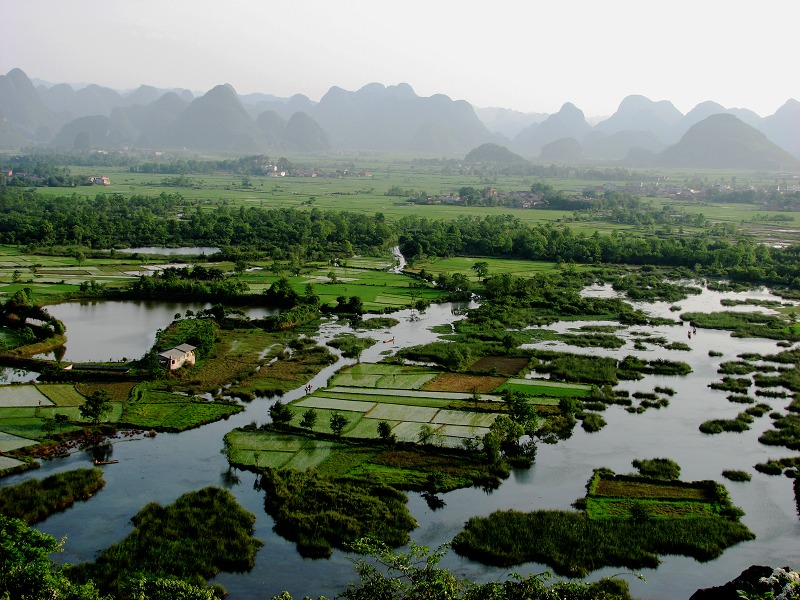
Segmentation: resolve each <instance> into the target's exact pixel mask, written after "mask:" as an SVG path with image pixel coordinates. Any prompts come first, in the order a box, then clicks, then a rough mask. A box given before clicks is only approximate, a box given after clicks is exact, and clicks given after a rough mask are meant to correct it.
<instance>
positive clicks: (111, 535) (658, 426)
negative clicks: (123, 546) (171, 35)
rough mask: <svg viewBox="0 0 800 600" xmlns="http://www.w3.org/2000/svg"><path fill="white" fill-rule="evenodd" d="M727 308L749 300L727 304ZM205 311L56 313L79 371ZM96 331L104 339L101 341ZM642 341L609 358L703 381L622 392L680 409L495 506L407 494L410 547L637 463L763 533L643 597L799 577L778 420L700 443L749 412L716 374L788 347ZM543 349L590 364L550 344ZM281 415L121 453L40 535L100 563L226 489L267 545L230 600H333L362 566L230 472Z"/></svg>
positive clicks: (567, 452)
mask: <svg viewBox="0 0 800 600" xmlns="http://www.w3.org/2000/svg"><path fill="white" fill-rule="evenodd" d="M593 293H608V290H605V289H604V290H595V291H594V292H593ZM726 297H743V295H735V294H727V295H726ZM719 299H720V297H719V296H718V295H715V294H713V293H710V292H708V291H706V292H704V293H703V295H701V296H698V297H693V298H691V299H689V300H687V301H685V302H684V303H682V304H683V309H684V310H719V309H720V305H719ZM690 304H691V307H690V306H689V305H690ZM198 307H199V308H203V306H198V305H186V304H180V305H177V304H161V303H140V302H132V303H127V302H126V303H117V302H113V303H112V302H108V303H107V302H96V303H89V304H85V305H78V306H75V305H72V304H65V305H58V306H53V307H51V308H50V310H51V312H52V314H53V315H54V316H56V317H57V318H59V319H61V320H62V321H64V322H65V324H66V326H67V333H68V335H69V342H68V344H67V346H68V349H67V356H68V358H67V359H68V360H105V359H108V358H114V357H122V356H126V357H128V358H131V357H138V356H141V355H142V354H143V353H144V351H145V350H146V349H147V348H149V346H150V345H151V344H152V340H153V337H154V335H155V331H156V330H157V329H158V328H160V327H164V326H166V325H167V324H168V323H169V322H170V321H171V320H172V317H173V315H174V314H175V313H177V312H180V313H184V312H185V311H186V310H187V309H191V310H197V309H198ZM455 308H457V307H455V306H453V305H450V304H445V305H438V306H433V307H431V308H429V309H428V310H427V311H425V312H424V313H422V314H420V313H417V312H416V311H414V312H412V311H404V312H400V313H396V314H395V315H393V316H394V317H395V318H398V319H399V320H400V321H401V322H400V324H399V325H397V326H395V327H393V328H391V329H387V330H385V331H382V332H371V333H368V334H367V335H370V336H371V337H375V338H377V339H389V338H392V337H394V339H395V341H394V343H392V344H384V343H378V344H376V345H375V346H374V347H373V348H371V349H369V350H367V351H365V352H364V354H363V355H362V361H364V362H374V361H378V360H380V359H381V358H383V356H384V355H385V354H386V353H393V352H395V351H396V350H397V349H398V348H399V347H401V346H406V345H416V344H421V343H425V342H427V341H431V340H433V339H435V338H436V336H435V335H434V334H432V333H431V332H430V330H429V328H430V327H432V326H434V325H438V324H442V323H449V322H452V321H453V320H454V319H456V318H458V317H457V316H454V314H453V310H454V309H455ZM649 309H650V310H651V312H653V313H660V312H662V311H663V312H665V315H664V316H667V315H669V314H670V313H669V307H668V306H666V305H664V306H650V307H649ZM672 316H673V317H674V313H672ZM580 325H581V323H576V322H569V323H567V322H564V323H558V324H556V325H554V328H556V329H558V330H568V329H572V328H575V327H579V326H580ZM92 328H96V330H95V331H92ZM641 329H642V328H635V327H634V328H631V330H628V331H625V330H623V332H622V333H621V335H622V336H623V337H626V336H629V339H628V342H627V343H626V346H625V347H623V348H622V349H620V350H618V351H612V352H609V354H611V355H614V356H619V357H622V356H625V355H627V354H633V355H637V356H641V357H643V358H648V359H653V358H658V357H665V358H670V359H673V360H681V361H685V362H688V363H690V364H691V365H692V366H693V369H694V372H693V373H692V374H690V375H689V376H687V377H663V376H660V377H656V376H651V377H647V378H646V379H644V380H642V381H638V382H625V383H624V384H623V385H622V386H621V387H623V388H625V389H630V390H631V391H635V390H642V391H652V389H653V387H654V386H657V385H662V386H669V387H672V388H673V389H675V391H676V394H675V395H674V396H673V397H672V398H671V399H670V406H669V407H667V408H662V409H660V410H655V409H650V410H648V411H646V412H645V413H643V414H639V415H632V414H629V413H627V412H626V411H625V410H624V408H623V407H610V408H609V409H607V410H606V411H605V412H604V413H603V416H604V418H605V419H606V421H607V422H608V425H607V426H606V427H605V428H604V429H603V430H602V431H600V432H598V433H593V434H587V433H585V432H584V431H583V430H582V429H580V427H578V428H576V430H575V433H574V434H573V436H572V438H570V439H569V440H566V441H563V442H560V443H558V444H557V445H544V444H541V445H540V446H539V451H538V455H537V459H536V462H535V464H534V465H533V467H531V468H530V469H527V470H521V471H517V472H514V473H512V475H511V477H510V478H509V479H508V480H507V481H505V482H504V483H503V484H502V485H501V486H500V488H499V489H498V490H495V491H493V492H491V493H485V492H484V491H482V490H478V489H466V490H457V491H454V492H451V493H449V494H445V495H443V499H444V501H445V503H446V505H445V506H444V508H442V509H440V510H437V511H432V510H431V509H430V508H429V507H428V505H427V504H426V503H425V502H424V500H423V499H422V498H421V497H420V496H419V495H418V494H414V493H411V494H409V507H410V509H411V511H412V514H413V515H414V517H415V518H416V519H417V521H418V523H419V527H418V528H417V529H416V530H415V531H413V532H412V539H413V540H414V541H415V542H417V543H420V544H424V545H428V546H432V547H437V546H439V545H440V544H443V543H446V542H448V541H450V540H451V539H452V538H453V537H454V536H455V535H456V534H457V533H458V532H459V531H460V530H461V528H462V526H463V524H464V522H465V521H466V520H467V519H468V518H469V517H471V516H474V515H488V514H490V513H491V512H493V511H495V510H501V509H510V508H514V509H518V510H526V511H529V510H536V509H569V507H570V504H571V503H572V502H573V501H574V500H576V499H577V498H579V497H581V496H583V494H584V492H585V485H586V481H587V480H588V478H589V477H590V476H591V473H592V470H593V469H594V468H597V467H609V468H611V469H613V470H615V471H617V472H630V471H632V467H631V461H632V460H633V459H636V458H655V457H666V458H671V459H673V460H675V461H677V462H678V464H680V466H681V467H682V478H683V479H685V480H697V479H715V480H718V481H723V482H724V483H725V485H726V487H727V488H728V490H729V492H730V494H731V498H732V500H733V503H734V504H735V505H736V506H739V507H740V508H742V509H743V510H744V511H745V513H746V516H745V517H744V519H743V521H744V523H745V524H746V525H747V526H748V527H749V528H750V529H751V530H752V531H753V532H754V533H755V534H756V539H755V540H753V541H750V542H745V543H743V544H739V545H738V546H734V547H733V548H730V549H728V550H727V551H726V552H725V553H724V554H723V555H722V557H720V558H718V559H716V560H714V561H711V562H708V563H698V562H696V561H695V560H694V559H691V558H685V557H664V558H663V562H662V564H661V565H660V566H659V567H658V568H657V569H646V570H644V571H643V572H642V574H643V575H644V577H645V578H646V580H647V582H646V583H643V582H641V581H639V580H637V579H635V578H633V577H627V579H628V581H629V583H630V586H631V590H632V593H633V595H634V596H635V597H637V598H651V599H663V600H666V599H674V598H688V597H689V596H690V595H691V594H692V593H693V592H694V590H696V589H698V588H700V587H707V586H711V585H719V584H721V583H724V582H726V581H728V580H730V579H732V578H733V577H735V576H736V575H738V574H739V573H740V572H741V571H742V570H744V569H745V568H747V567H748V566H750V565H751V564H767V565H771V566H784V565H790V566H794V567H795V568H796V567H797V566H798V565H800V520H798V515H797V512H796V509H795V505H794V496H793V493H792V486H791V480H789V479H787V478H784V477H770V476H767V475H762V474H760V473H758V472H756V471H755V470H754V469H753V468H752V467H753V465H755V464H756V463H758V462H763V461H765V460H767V459H768V458H777V457H782V456H792V455H796V454H797V453H793V452H790V451H788V450H786V449H782V448H771V449H770V448H768V447H766V446H763V445H761V444H759V443H758V441H757V438H758V436H759V435H760V434H761V433H762V432H763V431H764V430H765V429H767V427H768V426H769V424H770V420H769V417H767V416H765V417H762V418H760V419H757V420H756V422H755V423H754V424H753V428H752V429H751V430H750V431H748V432H745V433H740V434H734V433H727V434H720V435H715V436H708V435H704V434H702V433H700V432H699V430H698V426H699V424H700V423H701V422H703V421H705V420H707V419H710V418H732V417H734V416H735V415H736V414H737V413H738V412H739V411H740V410H742V407H741V406H740V405H736V404H732V403H730V402H728V400H727V399H726V395H727V394H726V393H725V392H721V391H716V390H712V389H710V388H708V387H707V386H708V383H709V382H711V381H714V380H718V379H719V377H720V376H719V375H718V374H717V373H716V370H717V367H718V365H719V363H720V362H722V361H725V360H731V359H733V358H734V356H735V355H736V354H739V353H741V352H759V353H763V354H767V353H773V352H776V351H778V350H780V348H778V347H777V345H776V344H775V342H773V341H770V340H763V339H737V338H732V337H730V335H729V334H728V333H726V332H721V331H710V330H698V333H697V335H696V336H694V337H693V338H692V340H688V339H687V334H686V332H687V329H686V327H685V326H678V325H676V326H664V327H657V328H650V329H648V330H647V332H648V333H652V334H655V335H658V336H663V337H666V338H667V339H668V340H669V341H681V342H688V343H689V344H690V346H691V349H690V350H689V351H687V352H679V351H667V350H664V349H663V348H659V347H649V348H650V349H649V350H646V351H636V350H634V349H633V341H632V340H633V339H634V338H633V336H631V333H632V332H635V331H637V330H641ZM346 330H349V328H348V326H347V325H346V324H345V323H340V322H336V321H326V322H324V323H323V325H322V327H321V329H320V332H319V336H318V337H319V340H320V342H322V343H324V341H325V340H327V339H330V338H331V337H332V336H333V335H335V334H336V333H338V332H341V331H346ZM123 341H124V343H123ZM540 347H547V348H553V349H565V350H569V351H572V352H577V351H581V349H576V348H573V347H566V346H563V345H561V344H553V343H550V344H542V345H541V346H540ZM712 349H713V350H718V351H721V352H723V353H724V356H722V357H710V356H709V355H708V351H709V350H712ZM585 351H590V352H596V350H585ZM603 352H606V351H605V350H604V351H603ZM348 362H350V361H347V360H340V361H339V362H338V363H337V364H335V365H332V366H331V367H329V368H327V369H325V370H324V371H323V372H322V373H320V374H319V375H318V376H317V377H316V378H315V379H314V380H313V381H312V384H313V385H314V387H315V388H316V387H320V386H324V385H325V384H326V382H327V380H328V378H329V377H330V375H331V374H332V373H333V372H334V371H336V370H337V369H339V368H341V366H343V365H344V364H347V363H348ZM302 394H303V391H302V388H301V389H298V390H295V391H293V392H291V393H288V394H286V396H285V397H284V398H283V399H284V400H293V399H295V398H297V397H300V396H301V395H302ZM762 400H764V399H759V401H762ZM764 401H766V402H767V403H769V404H771V405H772V406H773V408H775V409H776V410H781V409H783V407H784V406H785V405H786V404H788V400H787V399H766V400H764ZM271 402H272V401H271V400H268V399H263V398H260V399H256V400H254V401H253V402H252V403H250V404H249V405H247V410H246V411H244V412H243V413H241V414H239V415H235V416H233V417H231V418H230V419H228V420H227V421H220V422H218V423H213V424H210V425H207V426H204V427H201V428H199V429H195V430H192V431H187V432H183V433H180V434H159V435H158V436H157V437H155V438H153V439H149V438H137V439H132V440H126V441H120V442H117V443H115V444H114V445H113V447H112V452H113V458H114V459H116V460H119V463H118V464H114V465H109V466H107V467H104V469H105V479H106V482H107V483H106V486H105V488H104V489H103V490H102V491H100V492H99V493H98V494H97V495H96V496H95V497H94V498H92V499H91V500H90V501H88V502H83V503H79V504H77V505H76V506H74V507H73V508H71V509H69V510H67V511H66V512H63V513H60V514H57V515H53V516H51V517H50V518H49V519H47V520H46V521H45V522H43V523H41V524H39V525H37V528H39V529H40V530H42V531H45V532H47V533H50V534H52V535H53V536H55V537H56V538H59V539H60V538H62V537H64V536H66V537H67V541H66V544H65V552H64V553H63V554H62V555H60V557H59V560H64V561H66V562H78V561H82V560H90V559H92V558H93V557H94V555H95V553H96V552H97V551H98V550H101V549H103V548H105V547H107V546H108V545H110V544H112V543H114V542H116V541H118V540H120V539H121V538H122V537H124V536H125V535H126V534H127V533H128V532H129V531H130V530H131V525H130V518H131V517H132V516H133V515H134V514H135V513H136V512H137V511H138V510H139V509H141V507H142V506H144V504H146V503H147V502H151V501H155V502H159V503H162V504H165V503H169V502H172V501H173V500H175V499H176V498H177V497H178V496H180V495H181V494H183V493H184V492H187V491H190V490H196V489H199V488H201V487H203V486H206V485H220V486H225V487H228V488H229V489H230V490H231V491H232V492H233V493H234V494H235V495H236V497H237V499H238V500H239V502H240V503H241V504H242V505H243V506H244V507H245V508H247V509H248V510H250V511H251V512H253V513H254V514H255V515H256V516H257V520H256V535H257V536H258V537H259V538H261V539H262V540H264V542H265V546H264V547H263V548H262V549H261V550H260V552H259V554H258V557H257V560H256V565H255V567H254V569H253V570H252V571H251V572H249V573H243V574H227V573H226V574H221V575H220V576H219V577H218V578H217V579H216V581H218V582H220V583H222V584H223V585H224V586H225V587H226V588H227V589H228V590H229V592H230V596H229V597H230V598H231V600H239V599H247V600H250V599H254V600H255V599H258V600H264V598H269V597H270V596H271V595H273V594H277V593H279V592H280V591H282V590H288V591H290V592H291V593H292V594H293V595H294V597H295V598H297V597H303V595H306V594H307V595H310V596H313V597H316V596H317V595H320V594H324V595H326V596H328V597H329V598H330V597H333V596H335V595H336V593H337V592H338V591H341V590H342V589H344V588H345V587H346V585H347V583H348V582H350V581H353V580H354V578H355V575H354V570H353V566H352V563H351V560H350V558H351V557H349V556H348V555H347V554H345V553H342V552H338V551H337V552H335V553H334V555H333V557H332V558H330V559H328V560H310V559H303V558H301V557H300V556H299V555H298V554H297V552H296V551H295V549H294V545H293V544H291V543H290V542H287V541H285V540H283V539H282V538H280V537H278V536H277V535H275V534H274V533H273V532H272V525H273V522H272V519H271V518H270V517H269V516H268V515H267V514H266V513H265V512H264V510H263V495H262V493H261V492H256V491H254V489H253V484H254V482H255V475H254V474H252V473H248V472H240V471H231V470H230V469H229V468H228V465H227V462H226V460H225V457H224V456H223V455H222V454H221V453H220V450H221V448H222V437H223V435H224V434H225V433H226V432H227V431H229V430H230V429H232V428H234V427H238V426H241V425H244V424H247V423H250V422H252V421H255V422H257V423H263V422H266V421H267V420H268V408H269V405H270V404H271ZM90 464H91V457H90V456H89V454H88V453H77V454H74V455H71V456H69V457H67V458H64V459H58V460H54V461H50V462H45V463H43V465H42V468H41V469H38V470H36V471H35V472H32V473H29V474H23V475H20V476H15V477H13V478H8V479H6V480H4V481H3V482H2V483H3V484H4V485H5V484H12V483H17V482H19V481H20V480H22V479H24V478H27V477H32V476H33V477H43V476H46V475H48V474H50V473H52V472H55V471H62V470H67V469H72V468H76V467H81V466H84V467H85V466H90ZM723 469H742V470H745V471H748V472H749V473H751V474H752V476H753V480H752V481H751V482H748V483H734V482H727V481H725V480H723V479H722V478H721V475H720V473H721V471H722V470H723ZM442 564H443V565H444V566H447V567H449V568H451V569H453V570H454V571H455V572H456V573H457V574H459V575H464V576H467V577H470V578H472V579H474V580H478V581H483V580H489V579H500V578H503V577H504V576H506V575H507V573H508V572H509V571H511V570H513V571H514V572H517V573H521V574H530V573H540V572H543V571H546V570H547V567H546V566H545V565H540V564H532V563H531V564H526V565H521V566H519V567H516V568H514V569H497V568H489V567H484V566H482V565H480V564H477V563H473V562H470V561H467V560H465V559H462V558H460V557H458V556H456V555H455V554H454V553H450V554H448V555H447V556H446V557H445V559H444V560H443V563H442ZM620 571H623V569H619V568H611V569H604V570H602V571H597V572H595V573H593V574H592V576H591V579H596V578H598V577H600V576H608V575H614V574H617V573H619V572H620Z"/></svg>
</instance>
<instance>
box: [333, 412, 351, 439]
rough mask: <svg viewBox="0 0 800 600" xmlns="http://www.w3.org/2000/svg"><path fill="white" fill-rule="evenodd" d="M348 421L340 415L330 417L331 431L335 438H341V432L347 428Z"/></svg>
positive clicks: (335, 414)
mask: <svg viewBox="0 0 800 600" xmlns="http://www.w3.org/2000/svg"><path fill="white" fill-rule="evenodd" d="M347 423H348V420H347V417H345V416H344V415H343V414H342V413H338V412H335V413H333V414H332V415H331V422H330V425H331V431H332V432H333V435H335V436H336V437H342V431H344V428H345V427H346V426H347Z"/></svg>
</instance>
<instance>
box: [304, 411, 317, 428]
mask: <svg viewBox="0 0 800 600" xmlns="http://www.w3.org/2000/svg"><path fill="white" fill-rule="evenodd" d="M316 422H317V411H316V410H314V409H313V408H309V409H308V410H307V411H305V412H304V413H303V418H302V419H301V420H300V427H305V428H306V429H314V425H315V424H316Z"/></svg>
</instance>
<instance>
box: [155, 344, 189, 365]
mask: <svg viewBox="0 0 800 600" xmlns="http://www.w3.org/2000/svg"><path fill="white" fill-rule="evenodd" d="M195 350H197V348H195V347H194V346H191V345H189V344H181V345H180V346H175V347H174V348H170V349H169V350H165V351H164V352H162V353H160V354H159V355H158V362H159V363H161V366H162V367H164V368H165V369H169V370H170V371H174V370H175V369H180V368H181V367H182V366H183V365H185V364H188V365H190V366H194V363H195V361H196V360H197V356H196V355H195V353H194V351H195Z"/></svg>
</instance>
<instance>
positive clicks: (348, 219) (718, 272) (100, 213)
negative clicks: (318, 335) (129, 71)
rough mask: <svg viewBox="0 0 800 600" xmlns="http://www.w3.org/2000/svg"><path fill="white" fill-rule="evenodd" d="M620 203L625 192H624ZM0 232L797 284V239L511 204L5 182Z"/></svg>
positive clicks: (47, 238)
mask: <svg viewBox="0 0 800 600" xmlns="http://www.w3.org/2000/svg"><path fill="white" fill-rule="evenodd" d="M623 203H624V201H623ZM0 243H7V244H23V245H29V246H34V247H49V246H70V245H80V246H87V247H90V248H100V249H108V248H114V247H135V246H149V245H167V244H169V245H179V246H205V245H213V246H220V247H235V248H236V249H237V250H238V251H240V252H248V251H254V252H257V253H259V254H260V255H261V256H262V257H266V258H272V259H275V260H286V259H290V258H293V259H297V260H300V261H304V260H320V259H322V260H326V259H328V258H329V257H330V256H331V255H332V254H333V255H340V256H350V255H352V254H354V253H357V254H366V255H378V254H380V253H382V252H384V251H385V249H386V248H387V247H388V246H390V245H393V244H395V243H397V244H398V245H399V246H400V249H401V251H402V253H403V254H404V255H405V256H406V258H407V259H410V260H414V259H421V258H426V257H447V256H481V257H495V258H508V259H527V260H541V261H552V262H566V263H570V262H574V263H583V264H602V263H610V264H631V265H657V266H664V267H680V268H684V269H688V270H690V271H691V272H692V273H693V274H695V275H703V276H707V277H727V278H730V279H733V280H736V281H742V282H747V283H759V284H767V285H783V286H791V287H798V286H800V261H798V258H800V256H799V255H800V246H791V247H788V248H770V247H768V246H766V245H764V244H760V243H758V242H756V241H755V240H753V239H750V238H744V237H742V238H739V239H736V238H731V237H730V236H729V235H717V233H716V232H715V230H713V229H712V230H707V231H704V232H702V233H699V234H694V235H682V236H676V235H668V234H660V235H657V234H649V235H643V234H641V233H640V232H632V233H629V232H613V233H611V234H606V235H601V234H600V233H598V232H595V233H593V234H586V233H584V232H575V231H573V230H572V229H570V228H569V227H567V226H564V225H561V224H554V223H542V224H533V225H530V224H526V223H523V222H522V221H521V220H520V219H518V218H517V217H514V216H513V215H510V214H505V215H490V216H485V217H472V216H462V217H459V218H457V219H454V220H449V221H444V220H434V219H429V218H427V217H422V216H418V215H413V216H407V217H404V218H402V219H400V220H398V221H396V222H393V223H388V222H387V221H386V219H385V218H384V215H383V214H381V213H376V214H373V215H366V214H363V213H353V212H346V211H322V210H319V209H317V208H313V209H311V210H309V211H298V210H292V209H271V210H264V209H262V208H259V207H249V208H245V207H239V208H231V207H228V206H225V205H221V206H217V207H212V208H204V207H203V206H202V205H201V204H197V203H192V202H189V201H187V200H185V199H184V198H183V197H182V196H181V195H180V194H166V193H161V194H159V195H158V196H145V195H134V196H132V197H130V198H126V197H125V196H123V195H122V194H102V193H101V194H98V195H96V196H95V197H94V198H89V197H87V196H82V195H78V194H72V195H70V196H59V197H46V196H40V195H38V194H37V193H36V191H35V190H22V189H15V188H3V189H0Z"/></svg>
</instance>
